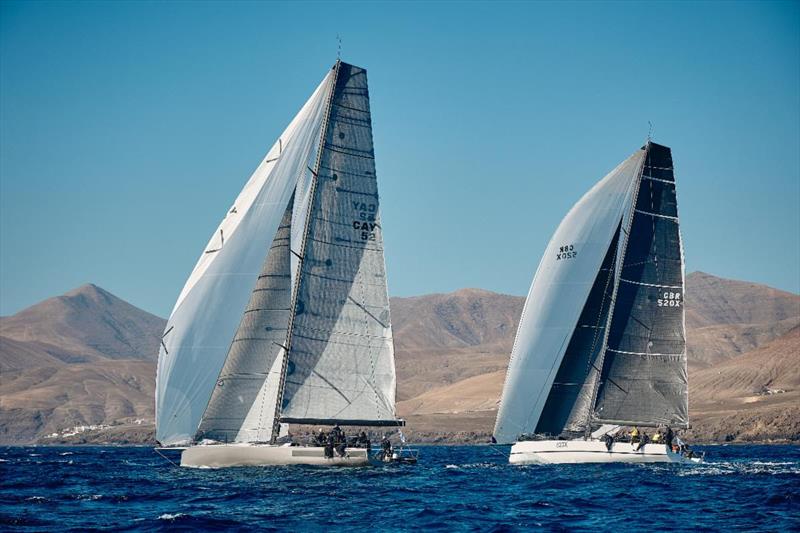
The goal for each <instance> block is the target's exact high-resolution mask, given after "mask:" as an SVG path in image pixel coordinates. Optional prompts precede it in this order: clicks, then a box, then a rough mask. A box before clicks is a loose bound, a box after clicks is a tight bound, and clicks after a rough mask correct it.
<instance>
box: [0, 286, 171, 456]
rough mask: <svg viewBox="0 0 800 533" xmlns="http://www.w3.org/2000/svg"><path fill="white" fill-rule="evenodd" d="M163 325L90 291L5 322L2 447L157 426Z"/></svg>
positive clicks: (0, 361) (0, 349)
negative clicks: (98, 430)
mask: <svg viewBox="0 0 800 533" xmlns="http://www.w3.org/2000/svg"><path fill="white" fill-rule="evenodd" d="M164 324H165V321H164V320H163V319H161V318H158V317H156V316H154V315H151V314H150V313H147V312H145V311H142V310H141V309H138V308H137V307H134V306H133V305H131V304H129V303H127V302H125V301H124V300H122V299H120V298H118V297H116V296H114V295H113V294H111V293H109V292H108V291H105V290H103V289H101V288H100V287H97V286H96V285H92V284H88V285H83V286H81V287H78V288H77V289H75V290H72V291H70V292H68V293H66V294H64V295H63V296H57V297H55V298H49V299H47V300H45V301H43V302H40V303H38V304H36V305H33V306H31V307H28V308H27V309H24V310H22V311H20V312H19V313H17V314H15V315H13V316H10V317H3V318H0V442H29V441H32V440H34V439H36V438H38V437H41V436H42V435H46V434H49V433H53V432H55V431H57V430H60V429H66V428H72V427H75V426H82V425H98V424H107V423H109V422H117V423H120V422H133V421H135V420H142V419H146V420H149V421H150V422H151V423H152V420H153V416H154V412H153V398H154V388H155V360H156V358H157V356H158V345H159V342H160V336H161V332H162V331H163V330H164Z"/></svg>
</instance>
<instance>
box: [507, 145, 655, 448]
mask: <svg viewBox="0 0 800 533" xmlns="http://www.w3.org/2000/svg"><path fill="white" fill-rule="evenodd" d="M643 160H644V150H637V151H636V152H635V153H634V154H633V155H632V156H631V157H629V158H628V159H627V160H625V161H624V162H623V163H621V164H620V165H619V166H618V167H617V168H615V169H614V170H613V171H612V172H610V173H609V174H608V175H607V176H605V177H604V178H603V179H602V180H601V181H600V182H599V183H597V184H596V185H595V186H594V187H593V188H592V189H591V190H590V191H589V192H588V193H586V195H584V196H583V198H581V200H580V201H578V203H577V204H575V206H573V208H572V209H571V210H570V212H569V213H568V214H567V216H566V217H565V218H564V220H563V221H562V222H561V224H560V225H559V227H558V229H557V230H556V232H555V234H554V235H553V237H552V239H551V240H550V243H549V244H548V246H547V249H546V250H545V253H544V256H543V257H542V260H541V262H540V263H539V268H538V269H537V271H536V275H535V276H534V279H533V283H532V285H531V289H530V292H529V293H528V298H527V300H526V302H525V307H524V309H523V313H522V318H521V320H520V325H519V328H518V330H517V336H516V339H515V341H514V348H513V350H512V353H511V360H510V363H509V368H508V372H507V374H506V382H505V385H504V387H503V396H502V400H501V404H500V410H499V413H498V416H497V422H496V424H495V430H494V436H495V438H496V439H497V440H498V442H502V443H509V442H514V441H515V440H516V438H517V437H518V436H519V435H520V434H522V433H532V432H534V431H535V430H536V426H537V424H538V422H539V418H540V415H541V413H542V410H543V409H544V406H545V402H546V401H547V398H548V396H549V391H550V388H551V386H552V384H553V381H554V379H555V377H556V374H557V372H558V370H559V367H560V365H561V361H562V359H563V358H564V354H565V351H566V349H567V346H568V345H569V342H570V340H571V339H572V337H573V331H574V330H575V328H576V325H577V324H578V319H579V317H580V316H581V313H582V311H583V310H584V307H585V304H586V302H587V298H588V297H589V294H590V292H591V291H592V287H593V286H594V285H595V282H596V281H597V279H598V272H599V271H600V269H601V266H602V265H603V260H604V258H606V256H607V252H608V250H609V247H610V246H611V244H612V240H613V239H614V236H615V234H616V232H617V228H618V227H619V226H620V221H621V219H622V216H623V213H624V211H625V208H626V206H627V205H628V204H629V203H630V200H631V198H632V194H633V193H632V191H633V185H634V183H635V181H636V177H637V176H638V173H639V172H640V170H641V165H642V162H643ZM582 384H583V382H582V381H581V385H582ZM572 396H573V399H571V400H570V401H572V402H573V403H574V397H576V396H577V395H574V394H573V395H572ZM566 410H567V411H568V412H569V411H570V410H571V407H570V408H568V409H566ZM567 416H569V415H567Z"/></svg>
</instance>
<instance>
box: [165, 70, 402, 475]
mask: <svg viewBox="0 0 800 533" xmlns="http://www.w3.org/2000/svg"><path fill="white" fill-rule="evenodd" d="M395 383H396V382H395V368H394V347H393V342H392V328H391V321H390V317H389V298H388V291H387V286H386V269H385V264H384V255H383V238H382V226H381V221H380V214H379V203H378V186H377V180H376V176H375V159H374V151H373V144H372V121H371V117H370V107H369V92H368V89H367V72H366V70H364V69H362V68H359V67H355V66H353V65H349V64H347V63H342V62H339V61H337V63H336V64H335V65H334V67H333V68H332V69H331V71H330V72H329V73H328V74H327V76H325V79H323V80H322V83H321V84H320V85H319V86H318V87H317V89H316V90H315V91H314V93H313V94H312V95H311V98H310V99H309V100H308V101H307V102H306V103H305V105H304V106H303V108H302V109H301V110H300V112H299V113H298V114H297V116H296V117H295V118H294V119H293V120H292V122H291V123H290V124H289V126H288V127H287V128H286V130H285V131H284V132H283V134H281V136H280V138H279V139H278V141H277V142H276V143H275V145H274V146H273V147H272V149H271V150H270V151H269V153H268V154H267V156H266V157H265V158H264V160H263V161H262V162H261V164H260V165H259V166H258V168H257V169H256V170H255V172H254V173H253V175H252V176H251V177H250V179H249V180H248V181H247V183H246V184H245V186H244V188H243V189H242V191H241V192H240V193H239V196H238V197H237V198H236V201H235V202H234V203H233V205H231V206H230V207H229V209H228V211H227V213H226V215H225V218H224V219H223V220H222V223H221V224H220V225H219V227H218V228H217V230H216V231H214V234H213V235H212V236H211V240H210V241H209V243H208V245H207V246H206V247H205V249H204V250H203V253H202V254H201V255H200V259H199V260H198V262H197V265H196V266H195V267H194V270H193V271H192V273H191V275H190V276H189V279H188V281H187V282H186V285H185V287H184V288H183V291H182V292H181V293H180V296H179V297H178V301H177V302H176V303H175V307H174V309H173V310H172V314H171V315H170V318H169V321H168V322H167V326H166V329H165V331H164V335H163V338H162V344H161V349H160V352H159V359H158V376H157V385H156V437H157V439H158V441H159V443H161V445H162V446H175V447H184V446H186V447H187V448H186V449H185V450H184V451H183V453H182V457H181V464H182V465H184V466H211V467H219V466H236V465H260V464H354V465H357V464H366V463H367V462H368V461H369V457H368V452H367V450H366V449H359V448H355V449H351V450H349V451H348V453H347V455H346V456H343V457H336V458H330V457H327V458H326V457H325V456H324V454H323V451H324V450H323V448H322V447H311V446H309V447H303V446H288V445H284V446H281V445H279V444H277V441H278V439H279V437H280V436H281V435H282V434H285V433H286V431H287V424H290V423H292V424H331V425H332V424H339V425H357V426H397V425H402V421H400V420H397V419H396V416H395Z"/></svg>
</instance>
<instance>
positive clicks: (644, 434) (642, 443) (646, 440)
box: [636, 433, 650, 452]
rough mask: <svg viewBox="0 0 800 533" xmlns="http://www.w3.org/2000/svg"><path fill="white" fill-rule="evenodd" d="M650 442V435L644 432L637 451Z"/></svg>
mask: <svg viewBox="0 0 800 533" xmlns="http://www.w3.org/2000/svg"><path fill="white" fill-rule="evenodd" d="M648 442H650V437H648V436H647V433H642V437H641V438H640V439H639V446H637V447H636V451H637V452H638V451H639V450H641V449H642V448H644V445H645V444H647V443H648Z"/></svg>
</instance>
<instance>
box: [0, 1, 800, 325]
mask: <svg viewBox="0 0 800 533" xmlns="http://www.w3.org/2000/svg"><path fill="white" fill-rule="evenodd" d="M799 6H800V3H796V2H795V3H792V2H786V3H772V2H752V3H749V2H720V3H702V2H692V3H689V2H678V3H666V2H664V3H635V2H622V3H600V2H594V3H589V2H581V3H544V2H536V3H522V2H520V3H502V2H492V3H481V2H469V3H458V2H442V3H435V2H425V3H422V2H420V3H388V2H387V3H356V2H352V3H334V2H324V3H301V2H293V3H266V2H263V3H262V2H244V3H237V2H224V3H215V2H202V3H193V2H123V1H117V2H100V3H94V2H73V3H71V2H55V3H48V2H13V1H4V2H2V3H1V4H0V314H3V315H8V314H12V313H15V312H17V311H18V310H20V309H22V308H24V307H26V306H28V305H31V304H33V303H35V302H37V301H39V300H42V299H44V298H47V297H50V296H54V295H58V294H61V293H64V292H66V291H68V290H70V289H72V288H74V287H77V286H79V285H81V284H84V283H88V282H91V283H95V284H97V285H99V286H101V287H103V288H105V289H107V290H109V291H111V292H112V293H114V294H116V295H118V296H120V297H121V298H123V299H125V300H127V301H129V302H131V303H133V304H134V305H136V306H139V307H141V308H143V309H145V310H147V311H150V312H152V313H155V314H158V315H160V316H166V315H167V314H168V313H169V311H170V309H171V308H172V306H173V304H174V302H175V299H176V298H177V296H178V294H179V292H180V290H181V288H182V286H183V284H184V282H185V280H186V278H187V277H188V275H189V273H190V272H191V270H192V268H193V266H194V264H195V262H196V261H197V258H198V256H199V255H200V254H201V252H202V251H203V249H204V247H205V245H206V243H207V242H208V239H209V237H210V235H211V233H212V232H213V231H214V229H215V228H216V227H217V225H218V223H219V221H220V220H221V219H222V217H223V216H224V214H225V212H226V210H227V208H228V207H229V206H230V205H231V203H232V201H233V200H234V198H236V196H237V194H238V192H239V190H240V189H241V187H242V186H243V185H244V183H245V181H246V180H247V178H248V177H249V176H250V174H251V173H252V171H253V170H254V169H255V167H256V165H257V164H258V163H259V162H260V161H261V159H262V158H263V156H264V155H265V153H266V151H267V150H268V149H269V147H270V146H271V145H272V144H273V142H275V140H276V139H277V136H278V135H279V134H280V132H281V131H282V130H283V129H284V127H285V126H286V125H287V124H288V122H289V121H290V120H291V119H292V117H293V116H294V115H295V114H296V113H297V111H298V110H299V108H300V106H301V105H302V104H303V103H304V102H305V101H306V99H307V98H308V97H309V96H310V94H311V92H312V91H313V89H314V88H315V87H316V86H317V84H318V83H319V82H320V80H321V79H322V78H323V76H324V75H325V73H326V71H327V69H328V68H330V66H331V65H332V64H333V63H334V62H335V60H336V53H337V34H338V35H340V36H341V40H342V59H343V60H345V61H347V62H350V63H353V64H356V65H359V66H363V67H365V68H367V70H368V73H369V83H370V97H371V106H372V118H373V131H374V137H375V152H376V165H377V174H378V179H379V187H380V194H381V210H382V219H383V227H384V240H385V246H386V262H387V270H388V277H389V291H390V293H391V294H392V295H394V296H411V295H419V294H426V293H432V292H450V291H453V290H456V289H459V288H463V287H480V288H484V289H489V290H493V291H497V292H503V293H509V294H517V295H524V294H526V293H527V291H528V288H529V285H530V283H531V279H532V277H533V274H534V272H535V270H536V266H537V264H538V262H539V259H540V257H541V254H542V252H543V251H544V248H545V246H546V244H547V242H548V240H549V239H550V236H551V235H552V233H553V231H554V230H555V228H556V227H557V225H558V223H559V221H560V220H561V218H562V217H563V216H564V215H565V214H566V212H567V211H568V210H569V208H570V207H571V206H572V205H573V204H574V203H575V202H576V201H577V200H578V199H579V198H580V197H581V196H582V195H583V193H584V192H586V190H588V189H589V188H590V187H591V186H592V185H593V184H594V183H595V182H596V181H597V180H599V179H600V178H601V177H602V176H603V175H605V174H606V173H607V172H608V171H609V170H611V169H612V168H614V167H615V166H616V165H617V164H618V163H619V162H620V161H622V160H623V159H625V158H626V157H628V156H629V155H630V154H631V153H633V152H634V151H635V150H636V149H638V148H639V147H640V146H641V145H642V144H643V142H644V141H645V138H646V137H647V134H648V129H649V126H648V124H649V123H652V125H653V139H654V140H655V141H656V142H659V143H661V144H666V145H668V146H670V147H671V148H672V150H673V157H674V160H675V175H676V180H677V183H678V202H679V209H680V217H681V230H682V233H683V237H684V247H685V254H686V268H687V272H690V271H694V270H702V271H705V272H708V273H711V274H714V275H718V276H722V277H727V278H734V279H742V280H747V281H753V282H758V283H764V284H768V285H771V286H774V287H777V288H780V289H784V290H788V291H793V292H798V291H800V7H799Z"/></svg>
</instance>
